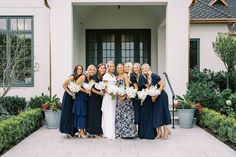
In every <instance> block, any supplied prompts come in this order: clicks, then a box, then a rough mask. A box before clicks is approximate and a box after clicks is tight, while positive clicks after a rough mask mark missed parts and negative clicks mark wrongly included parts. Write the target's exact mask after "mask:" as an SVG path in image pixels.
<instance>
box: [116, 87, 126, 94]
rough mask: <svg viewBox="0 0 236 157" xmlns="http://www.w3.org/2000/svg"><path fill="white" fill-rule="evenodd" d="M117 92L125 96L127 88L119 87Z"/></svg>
mask: <svg viewBox="0 0 236 157" xmlns="http://www.w3.org/2000/svg"><path fill="white" fill-rule="evenodd" d="M117 94H118V95H120V96H124V95H125V94H126V89H125V88H124V87H118V88H117Z"/></svg>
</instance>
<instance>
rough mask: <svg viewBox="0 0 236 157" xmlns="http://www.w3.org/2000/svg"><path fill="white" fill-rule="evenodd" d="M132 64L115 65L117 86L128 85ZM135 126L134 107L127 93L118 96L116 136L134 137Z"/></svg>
mask: <svg viewBox="0 0 236 157" xmlns="http://www.w3.org/2000/svg"><path fill="white" fill-rule="evenodd" d="M131 70H132V64H131V63H130V62H127V63H125V65H124V66H123V65H122V64H118V65H117V74H118V76H117V86H118V87H123V88H125V87H129V86H130V79H129V76H130V73H131ZM136 134H137V132H136V127H135V124H134V109H133V103H132V101H131V99H129V98H128V97H127V95H123V96H118V101H117V103H116V137H122V138H134V137H135V136H136Z"/></svg>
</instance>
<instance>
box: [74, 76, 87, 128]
mask: <svg viewBox="0 0 236 157" xmlns="http://www.w3.org/2000/svg"><path fill="white" fill-rule="evenodd" d="M85 77H86V76H85ZM85 82H88V80H87V77H86V80H85ZM87 100H88V94H86V93H84V92H81V91H79V92H78V93H77V94H76V98H75V101H74V106H73V113H74V127H75V128H77V129H86V119H87V103H88V102H87Z"/></svg>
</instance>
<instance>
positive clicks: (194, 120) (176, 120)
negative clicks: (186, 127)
mask: <svg viewBox="0 0 236 157" xmlns="http://www.w3.org/2000/svg"><path fill="white" fill-rule="evenodd" d="M171 124H172V125H173V117H172V116H171ZM174 124H175V125H179V117H178V116H174ZM193 124H194V125H196V118H194V119H193Z"/></svg>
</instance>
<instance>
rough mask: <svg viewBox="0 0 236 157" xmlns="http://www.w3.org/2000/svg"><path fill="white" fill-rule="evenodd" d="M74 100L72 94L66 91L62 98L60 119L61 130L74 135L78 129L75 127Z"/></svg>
mask: <svg viewBox="0 0 236 157" xmlns="http://www.w3.org/2000/svg"><path fill="white" fill-rule="evenodd" d="M73 103H74V100H73V98H72V96H71V95H70V94H68V93H67V92H66V91H65V92H64V95H63V99H62V110H61V120H60V128H59V130H60V132H61V133H65V134H70V135H74V134H75V132H77V129H76V128H74V115H73V113H72V109H73Z"/></svg>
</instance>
